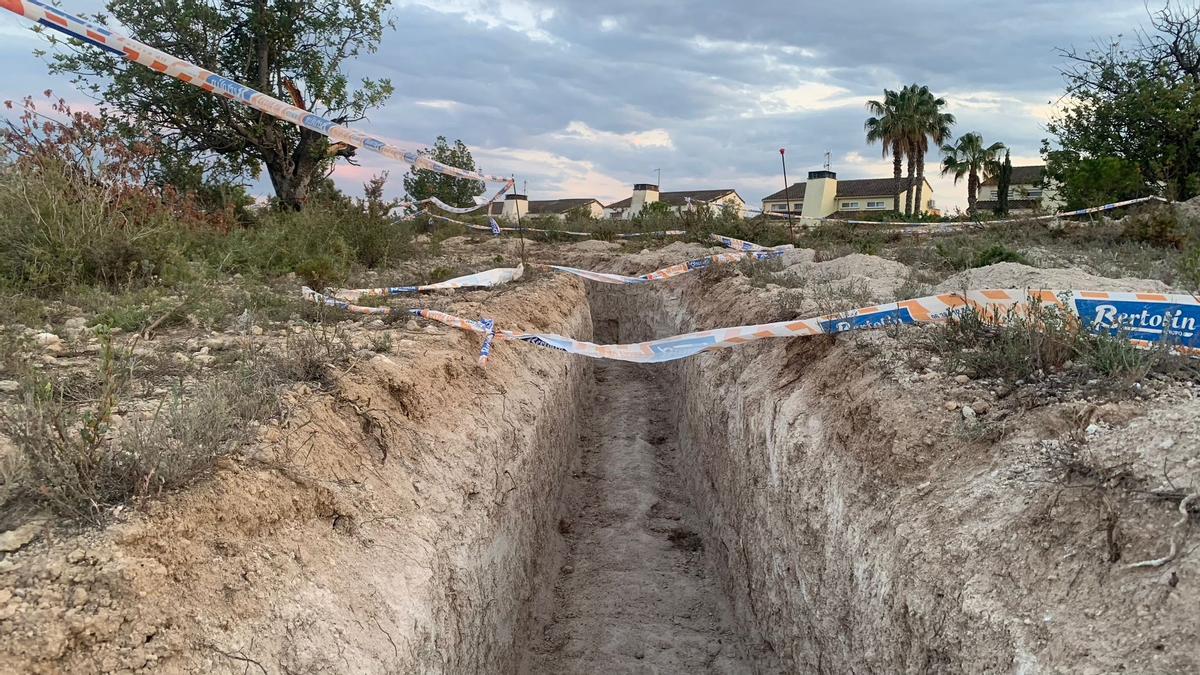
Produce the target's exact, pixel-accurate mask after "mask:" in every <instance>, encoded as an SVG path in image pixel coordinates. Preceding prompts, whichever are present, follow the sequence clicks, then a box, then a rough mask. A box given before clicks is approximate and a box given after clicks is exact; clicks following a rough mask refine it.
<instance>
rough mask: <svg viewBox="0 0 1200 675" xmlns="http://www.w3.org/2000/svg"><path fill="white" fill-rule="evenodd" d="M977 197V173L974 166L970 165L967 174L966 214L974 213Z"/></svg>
mask: <svg viewBox="0 0 1200 675" xmlns="http://www.w3.org/2000/svg"><path fill="white" fill-rule="evenodd" d="M978 199H979V174H977V173H975V167H971V172H970V173H969V174H967V214H968V215H972V216H973V215H975V203H976V201H977V200H978Z"/></svg>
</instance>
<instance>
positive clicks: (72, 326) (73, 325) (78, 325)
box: [63, 316, 87, 331]
mask: <svg viewBox="0 0 1200 675" xmlns="http://www.w3.org/2000/svg"><path fill="white" fill-rule="evenodd" d="M63 327H64V328H66V329H67V330H73V331H81V330H83V329H84V328H87V319H85V318H83V317H78V316H77V317H75V318H74V319H67V321H66V323H64V324H63Z"/></svg>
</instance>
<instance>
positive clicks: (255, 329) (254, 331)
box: [250, 326, 263, 335]
mask: <svg viewBox="0 0 1200 675" xmlns="http://www.w3.org/2000/svg"><path fill="white" fill-rule="evenodd" d="M250 334H251V335H262V334H263V329H262V326H251V327H250Z"/></svg>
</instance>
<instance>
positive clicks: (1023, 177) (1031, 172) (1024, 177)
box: [982, 164, 1046, 185]
mask: <svg viewBox="0 0 1200 675" xmlns="http://www.w3.org/2000/svg"><path fill="white" fill-rule="evenodd" d="M1012 169H1013V170H1012V179H1011V180H1010V181H1009V184H1010V185H1041V183H1042V173H1044V172H1045V170H1046V167H1045V165H1042V164H1039V165H1038V166H1014V167H1013V168H1012ZM982 184H983V185H999V184H1000V179H999V177H997V176H993V177H991V178H989V179H987V180H985V181H983V183H982Z"/></svg>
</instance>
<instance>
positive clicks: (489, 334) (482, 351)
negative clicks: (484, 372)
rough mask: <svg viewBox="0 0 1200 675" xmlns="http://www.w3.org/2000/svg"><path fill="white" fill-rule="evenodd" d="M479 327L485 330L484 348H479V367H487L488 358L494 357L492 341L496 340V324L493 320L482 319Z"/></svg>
mask: <svg viewBox="0 0 1200 675" xmlns="http://www.w3.org/2000/svg"><path fill="white" fill-rule="evenodd" d="M479 327H480V328H482V329H483V346H481V347H480V348H479V365H481V366H485V365H487V361H488V357H489V356H491V355H492V340H495V339H496V322H495V321H493V320H491V319H480V320H479Z"/></svg>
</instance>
